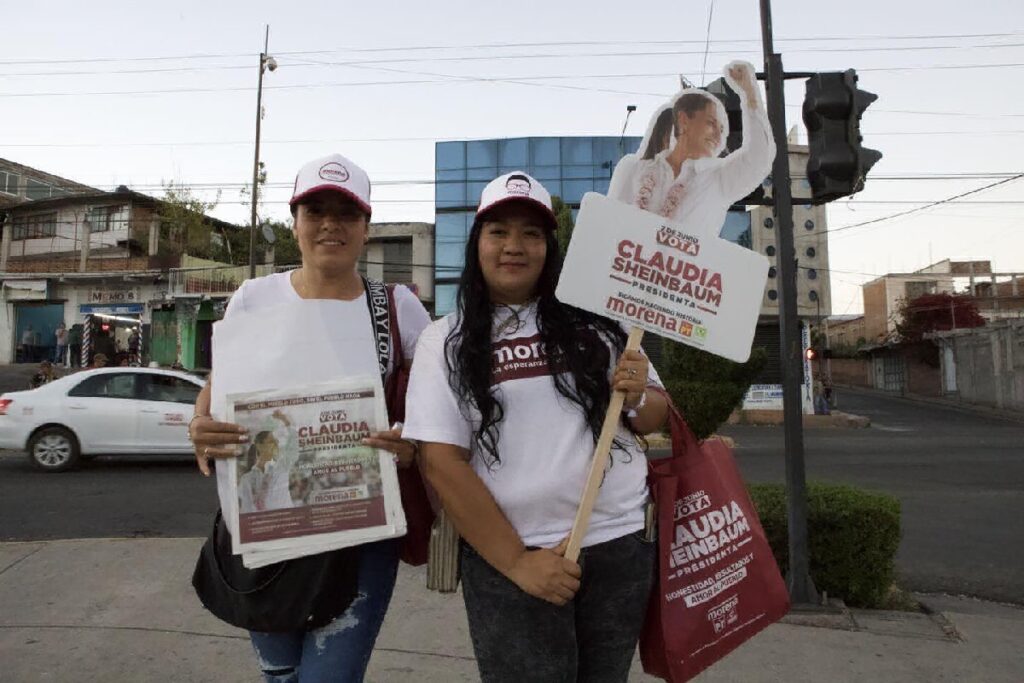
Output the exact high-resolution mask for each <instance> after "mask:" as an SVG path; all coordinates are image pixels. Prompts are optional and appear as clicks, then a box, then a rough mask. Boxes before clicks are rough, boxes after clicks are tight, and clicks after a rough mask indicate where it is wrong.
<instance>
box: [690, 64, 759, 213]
mask: <svg viewBox="0 0 1024 683" xmlns="http://www.w3.org/2000/svg"><path fill="white" fill-rule="evenodd" d="M702 89H703V90H704V91H706V92H708V93H711V94H712V95H714V96H715V97H717V98H718V99H719V100H721V102H722V105H723V106H724V107H725V113H726V116H727V117H728V119H729V135H728V137H726V138H725V151H724V152H723V154H730V153H732V152H735V151H736V150H738V149H739V148H740V145H742V144H743V107H742V105H741V104H740V96H739V95H737V94H736V93H735V92H734V91H733V89H732V88H730V87H729V85H728V83H726V82H725V79H724V78H719V79H717V80H714V81H712V82H711V83H708V84H707V85H706V86H704V88H702ZM763 203H764V185H758V186H757V188H755V189H754V191H753V192H751V193H750V194H749V195H747V196H746V197H744V198H743V199H741V200H739V201H738V202H736V204H737V205H745V204H763Z"/></svg>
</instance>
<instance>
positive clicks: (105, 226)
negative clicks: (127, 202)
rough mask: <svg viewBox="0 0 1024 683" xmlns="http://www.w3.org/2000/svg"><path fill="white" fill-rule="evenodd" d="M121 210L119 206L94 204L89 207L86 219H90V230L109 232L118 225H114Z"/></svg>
mask: <svg viewBox="0 0 1024 683" xmlns="http://www.w3.org/2000/svg"><path fill="white" fill-rule="evenodd" d="M120 210H121V207H119V206H94V207H93V208H91V209H89V214H88V216H86V220H87V221H89V232H107V231H108V230H112V229H114V228H115V227H117V226H116V225H114V216H115V215H117V212H118V211H120Z"/></svg>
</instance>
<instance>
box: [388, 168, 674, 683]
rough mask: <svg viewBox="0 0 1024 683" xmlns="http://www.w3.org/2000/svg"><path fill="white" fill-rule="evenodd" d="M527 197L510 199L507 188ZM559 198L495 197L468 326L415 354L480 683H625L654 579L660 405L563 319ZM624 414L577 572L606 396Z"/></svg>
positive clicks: (601, 323) (635, 376)
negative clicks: (651, 463)
mask: <svg viewBox="0 0 1024 683" xmlns="http://www.w3.org/2000/svg"><path fill="white" fill-rule="evenodd" d="M513 181H515V182H513ZM555 228H556V223H555V219H554V214H553V213H552V212H551V200H550V196H549V195H548V193H547V191H546V190H545V189H544V188H543V187H542V186H541V185H540V183H538V182H537V181H536V180H534V179H533V178H530V177H529V176H527V175H525V174H523V173H519V172H516V173H513V174H509V175H507V176H502V177H500V178H498V179H496V180H494V181H492V182H491V183H490V184H489V185H488V186H487V187H486V188H485V189H484V192H483V196H482V198H481V203H480V208H479V210H478V211H477V217H476V221H475V223H474V224H473V228H472V231H471V232H470V236H469V241H468V243H467V246H466V261H465V263H466V265H465V270H464V271H463V273H462V278H461V281H460V284H459V293H458V311H457V313H454V314H452V315H450V316H448V317H446V318H444V319H442V320H438V321H437V322H435V323H434V324H432V325H431V326H430V327H428V328H427V329H426V330H425V331H424V332H423V334H422V335H421V336H420V342H419V345H418V347H417V353H416V362H415V363H414V364H413V369H412V375H411V378H410V384H409V393H408V409H407V413H406V423H405V430H404V432H403V434H404V436H406V437H407V438H413V439H418V440H419V441H420V442H421V444H420V448H421V460H420V465H421V467H422V471H423V472H424V474H425V475H426V477H427V479H428V480H429V481H430V483H431V484H432V485H433V486H434V488H435V489H436V491H437V493H438V495H439V497H440V499H441V501H442V503H443V505H444V507H445V510H446V511H447V513H448V514H449V516H450V517H451V519H452V521H453V523H454V525H455V527H456V529H457V530H458V531H459V533H460V534H461V536H462V538H463V539H464V541H465V543H464V545H463V548H462V557H461V562H462V564H461V566H462V585H463V596H464V598H465V602H466V612H467V614H468V617H469V626H470V634H471V636H472V639H473V647H474V650H475V653H476V658H477V663H478V666H479V668H480V674H481V677H482V678H483V680H484V681H486V682H488V683H490V682H492V681H516V682H517V683H519V682H521V681H531V682H535V681H541V682H543V681H567V680H568V681H576V680H579V681H625V680H626V677H627V675H628V671H629V667H630V663H631V661H632V657H633V651H634V649H635V647H636V642H637V638H638V636H639V633H640V629H641V626H642V623H643V617H644V613H645V611H646V607H647V601H648V596H649V593H650V590H651V585H652V581H653V578H654V567H655V548H654V545H653V543H651V542H648V541H647V540H645V539H644V536H643V530H644V508H645V505H646V501H647V499H648V491H647V484H646V476H647V462H646V458H645V457H644V452H643V450H642V449H641V448H640V447H639V446H638V444H637V440H636V438H635V435H636V434H637V433H647V432H651V431H654V430H655V429H658V428H660V427H661V426H662V425H663V423H664V421H665V418H666V416H667V405H666V402H665V399H664V397H663V395H662V394H661V393H659V392H657V391H653V390H648V387H649V386H657V384H658V380H657V376H656V375H655V373H654V372H653V369H652V368H651V367H650V366H649V364H648V362H647V359H646V358H645V357H644V356H643V354H641V353H639V352H628V351H624V350H623V349H624V347H625V340H626V334H625V333H624V331H623V330H622V328H621V327H620V326H619V325H618V324H617V323H614V322H612V321H610V320H607V319H605V318H601V317H599V316H596V315H593V314H590V313H587V312H585V311H581V310H579V309H576V308H573V307H571V306H566V305H564V304H562V303H560V302H559V301H558V300H557V299H556V298H555V294H554V292H555V285H556V283H557V281H558V275H559V272H560V269H561V258H560V256H559V253H558V246H557V240H556V238H555ZM613 389H614V390H620V391H625V392H626V405H627V409H628V411H629V412H628V413H624V414H623V419H622V422H621V426H620V429H619V432H618V435H617V437H616V443H615V447H614V450H613V451H612V464H611V466H610V467H609V469H608V471H607V473H606V475H605V479H604V482H603V485H602V487H601V492H600V494H599V496H598V499H597V503H596V505H595V507H594V512H593V515H592V518H591V522H590V526H589V528H588V530H587V533H586V536H585V538H584V541H583V550H582V553H581V555H580V561H579V564H577V563H575V562H572V561H570V560H568V559H566V558H565V557H563V554H564V549H565V545H566V540H567V537H568V535H569V532H570V530H571V528H572V524H573V520H574V517H575V514H576V508H577V505H578V503H579V497H580V493H581V491H582V490H583V484H584V481H585V479H586V477H587V472H588V468H589V465H590V459H591V456H592V454H593V450H594V444H595V441H596V439H597V436H598V434H599V433H600V430H601V424H602V422H603V420H604V415H605V412H606V411H607V406H608V403H609V399H610V396H611V392H612V390H613Z"/></svg>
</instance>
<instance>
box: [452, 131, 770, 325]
mask: <svg viewBox="0 0 1024 683" xmlns="http://www.w3.org/2000/svg"><path fill="white" fill-rule="evenodd" d="M640 140H641V138H639V137H626V138H622V139H621V141H620V139H619V138H618V137H616V136H606V137H535V138H500V139H493V140H468V141H458V142H439V143H437V145H436V146H435V148H434V168H435V174H434V182H435V184H434V212H435V217H434V223H435V229H434V301H435V314H436V315H438V316H441V315H446V314H448V313H451V312H452V311H453V310H454V308H455V289H456V283H457V282H458V279H459V273H460V272H461V271H462V265H463V258H464V256H465V249H466V238H467V236H468V234H469V230H470V228H471V227H472V226H473V216H474V215H475V213H476V207H477V204H478V203H479V201H480V193H481V192H482V191H483V189H484V186H485V185H487V183H488V182H490V181H491V180H493V179H494V178H496V177H498V176H499V175H502V174H505V173H511V172H512V171H516V170H521V171H525V172H526V173H528V174H530V175H531V176H533V177H534V178H536V179H537V180H539V181H541V182H542V183H544V187H546V188H547V189H548V191H549V192H551V194H552V195H557V196H558V197H560V198H561V199H562V201H563V202H565V203H566V204H568V205H569V206H570V207H571V208H572V210H573V218H575V217H576V212H577V211H578V210H579V206H580V201H581V200H582V199H583V195H584V194H586V193H587V192H600V193H601V194H606V193H607V192H608V183H609V181H610V180H611V177H612V171H613V170H614V169H615V164H617V163H618V161H619V159H621V158H622V156H623V155H624V154H629V153H632V152H635V151H636V150H637V148H638V147H639V146H640ZM722 237H725V238H727V239H730V240H732V241H734V242H737V243H739V244H743V245H744V246H747V247H749V246H750V215H749V214H748V213H746V212H730V213H729V216H728V219H727V220H726V224H725V226H724V227H723V230H722Z"/></svg>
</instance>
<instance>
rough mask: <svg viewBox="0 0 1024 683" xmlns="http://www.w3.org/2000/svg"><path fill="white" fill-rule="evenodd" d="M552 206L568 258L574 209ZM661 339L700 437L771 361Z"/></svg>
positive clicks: (669, 377)
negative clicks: (726, 355)
mask: <svg viewBox="0 0 1024 683" xmlns="http://www.w3.org/2000/svg"><path fill="white" fill-rule="evenodd" d="M551 207H552V210H553V211H554V212H555V218H556V219H557V221H558V232H557V236H558V248H559V251H561V252H562V256H563V257H564V256H565V252H566V250H567V249H568V247H569V240H570V239H571V238H572V232H573V228H574V225H573V220H572V210H571V209H570V208H569V206H568V205H567V204H565V203H564V202H563V201H562V200H561V198H560V197H552V198H551ZM661 342H662V362H661V365H660V367H659V368H658V372H659V374H660V375H661V380H662V382H663V383H664V385H665V389H666V390H667V391H668V393H669V395H670V396H671V397H672V401H673V403H675V404H676V406H677V407H678V408H679V410H680V412H682V414H683V417H685V418H686V422H687V424H689V425H690V428H691V429H692V430H693V432H694V434H696V436H697V438H698V439H704V438H707V437H708V436H710V435H711V434H713V433H714V432H715V430H716V429H718V426H719V425H721V424H722V423H723V422H725V421H726V420H727V419H728V418H729V414H730V413H732V411H733V410H734V409H735V408H736V407H737V406H739V404H740V401H742V400H743V396H744V394H746V393H747V389H749V388H750V385H751V383H752V382H753V381H754V380H755V379H757V376H758V375H759V374H761V371H762V370H763V369H764V366H765V364H766V363H767V362H768V354H767V352H766V351H765V350H764V349H762V348H756V349H753V350H752V351H751V353H750V359H749V360H747V362H746V363H734V362H733V361H731V360H726V359H725V358H721V357H719V356H715V355H713V354H710V353H708V352H707V351H701V350H700V349H696V348H694V347H692V346H687V345H685V344H680V343H677V342H673V341H669V340H668V339H662V340H661Z"/></svg>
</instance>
